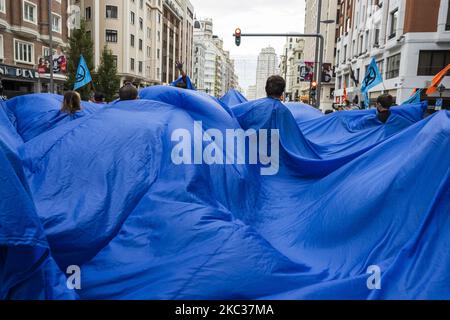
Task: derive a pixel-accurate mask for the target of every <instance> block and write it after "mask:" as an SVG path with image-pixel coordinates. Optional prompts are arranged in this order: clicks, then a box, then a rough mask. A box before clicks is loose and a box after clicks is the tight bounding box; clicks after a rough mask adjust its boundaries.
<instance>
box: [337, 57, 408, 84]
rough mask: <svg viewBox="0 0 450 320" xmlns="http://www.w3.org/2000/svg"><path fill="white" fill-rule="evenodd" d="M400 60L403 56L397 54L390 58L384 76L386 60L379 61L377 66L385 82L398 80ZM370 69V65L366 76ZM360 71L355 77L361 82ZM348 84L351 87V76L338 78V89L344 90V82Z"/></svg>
mask: <svg viewBox="0 0 450 320" xmlns="http://www.w3.org/2000/svg"><path fill="white" fill-rule="evenodd" d="M400 59H401V54H400V53H399V54H396V55H393V56H391V57H389V58H388V59H387V70H386V73H385V74H383V64H384V60H379V61H377V65H378V69H379V70H380V73H381V74H382V75H384V76H383V79H385V80H389V79H394V78H397V77H398V76H399V75H400ZM368 67H369V65H367V66H366V69H365V71H364V74H366V72H367V68H368ZM360 72H361V70H360V69H357V70H356V72H355V76H356V78H357V80H359V77H360ZM342 81H344V83H345V84H346V86H347V87H350V86H351V85H350V74H346V75H344V76H342V77H338V78H337V83H338V89H342V88H343V82H342Z"/></svg>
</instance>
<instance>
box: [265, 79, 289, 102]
mask: <svg viewBox="0 0 450 320" xmlns="http://www.w3.org/2000/svg"><path fill="white" fill-rule="evenodd" d="M285 89H286V81H285V80H284V79H283V78H282V77H280V76H271V77H269V79H267V83H266V93H267V96H268V97H270V98H274V99H280V100H281V99H282V97H283V93H284V90H285Z"/></svg>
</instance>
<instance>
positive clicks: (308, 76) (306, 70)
mask: <svg viewBox="0 0 450 320" xmlns="http://www.w3.org/2000/svg"><path fill="white" fill-rule="evenodd" d="M313 79H314V62H310V61H302V62H300V81H301V82H311V81H313Z"/></svg>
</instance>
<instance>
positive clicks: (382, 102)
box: [377, 94, 394, 123]
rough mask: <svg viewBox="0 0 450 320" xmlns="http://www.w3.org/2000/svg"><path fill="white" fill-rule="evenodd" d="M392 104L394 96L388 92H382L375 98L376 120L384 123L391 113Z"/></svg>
mask: <svg viewBox="0 0 450 320" xmlns="http://www.w3.org/2000/svg"><path fill="white" fill-rule="evenodd" d="M393 105H394V97H392V96H391V95H390V94H382V95H381V96H379V97H378V99H377V111H378V112H377V116H378V120H380V121H381V122H383V123H386V122H387V121H388V119H389V117H390V115H391V111H390V109H391V107H392V106H393Z"/></svg>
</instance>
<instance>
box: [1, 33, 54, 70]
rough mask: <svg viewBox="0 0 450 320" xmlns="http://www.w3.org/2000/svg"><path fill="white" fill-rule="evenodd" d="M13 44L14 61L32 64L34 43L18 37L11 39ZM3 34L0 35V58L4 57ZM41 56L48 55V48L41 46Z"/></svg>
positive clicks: (33, 61)
mask: <svg viewBox="0 0 450 320" xmlns="http://www.w3.org/2000/svg"><path fill="white" fill-rule="evenodd" d="M13 41H14V42H13V46H14V62H17V63H25V64H34V63H35V59H34V55H35V49H34V43H32V42H27V41H23V40H19V39H14V40H13ZM3 47H4V45H3V36H2V35H0V58H1V59H4V49H3ZM53 53H56V50H53ZM42 56H43V57H47V56H50V48H48V47H42Z"/></svg>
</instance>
